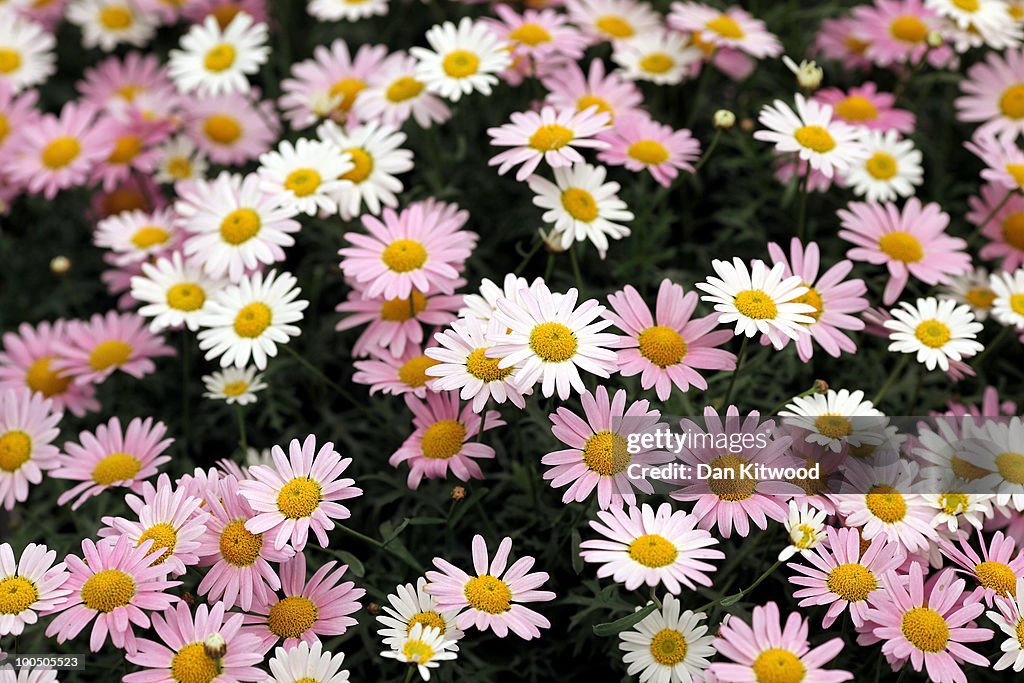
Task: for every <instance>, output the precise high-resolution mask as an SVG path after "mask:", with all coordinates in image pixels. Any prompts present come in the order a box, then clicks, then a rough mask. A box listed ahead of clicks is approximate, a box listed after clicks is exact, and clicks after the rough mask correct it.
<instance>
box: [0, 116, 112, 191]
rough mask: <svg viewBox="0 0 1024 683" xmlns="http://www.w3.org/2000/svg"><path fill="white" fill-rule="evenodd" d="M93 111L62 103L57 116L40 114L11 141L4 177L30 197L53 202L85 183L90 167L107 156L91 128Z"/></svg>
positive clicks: (95, 129) (99, 136) (96, 129)
mask: <svg viewBox="0 0 1024 683" xmlns="http://www.w3.org/2000/svg"><path fill="white" fill-rule="evenodd" d="M98 113H99V112H98V111H97V109H96V107H94V106H92V105H89V104H80V103H76V102H68V103H66V104H65V105H64V106H63V108H62V109H61V111H60V114H59V115H57V116H55V115H53V114H43V115H42V116H40V117H39V119H38V120H37V121H36V122H35V123H34V125H32V126H23V127H22V128H21V129H20V130H18V131H16V132H15V134H14V137H13V138H12V139H11V150H10V153H11V155H12V159H11V163H10V164H9V165H8V166H7V169H6V174H7V175H8V176H9V177H10V179H11V180H12V181H14V182H15V183H19V184H21V185H23V186H24V187H25V188H26V189H27V190H28V191H29V192H31V193H33V194H42V195H43V196H44V197H46V198H47V199H53V198H54V197H56V196H57V193H58V192H59V191H61V190H66V189H68V188H69V187H76V186H80V185H83V184H85V183H86V181H87V180H88V179H89V173H90V172H92V169H93V167H94V166H95V165H96V164H98V163H100V162H101V161H103V159H105V158H106V157H107V155H109V154H110V151H111V148H110V147H109V146H108V145H104V140H103V137H104V136H103V133H102V131H101V130H100V129H99V127H97V126H96V125H95V123H96V117H97V114H98Z"/></svg>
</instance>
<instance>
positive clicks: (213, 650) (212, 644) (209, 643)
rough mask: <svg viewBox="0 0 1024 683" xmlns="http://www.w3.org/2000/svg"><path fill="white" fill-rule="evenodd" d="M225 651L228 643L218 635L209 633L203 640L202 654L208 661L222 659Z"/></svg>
mask: <svg viewBox="0 0 1024 683" xmlns="http://www.w3.org/2000/svg"><path fill="white" fill-rule="evenodd" d="M227 651H228V643H227V641H226V640H224V636H222V635H221V634H219V633H211V634H210V635H208V636H206V639H205V640H203V652H205V653H206V656H207V657H209V658H210V659H223V657H224V655H225V654H227Z"/></svg>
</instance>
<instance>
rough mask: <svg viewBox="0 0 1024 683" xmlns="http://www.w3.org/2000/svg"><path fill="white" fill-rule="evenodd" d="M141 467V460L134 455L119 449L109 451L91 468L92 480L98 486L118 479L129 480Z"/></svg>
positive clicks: (112, 482) (108, 484) (106, 484)
mask: <svg viewBox="0 0 1024 683" xmlns="http://www.w3.org/2000/svg"><path fill="white" fill-rule="evenodd" d="M140 469H142V461H141V460H139V459H138V458H136V457H135V456H134V455H130V454H128V453H122V452H120V451H118V452H116V453H111V454H110V455H108V456H106V457H105V458H103V459H102V460H100V461H99V462H98V463H96V465H95V466H94V467H93V468H92V480H93V481H94V482H96V483H97V484H99V485H100V486H110V485H111V484H114V483H116V482H119V481H130V480H132V479H134V478H135V475H136V474H138V473H139V470H140Z"/></svg>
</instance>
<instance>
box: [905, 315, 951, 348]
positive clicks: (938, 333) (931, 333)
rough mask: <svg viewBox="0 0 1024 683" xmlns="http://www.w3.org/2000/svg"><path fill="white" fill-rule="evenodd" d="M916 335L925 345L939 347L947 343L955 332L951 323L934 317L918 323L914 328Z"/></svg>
mask: <svg viewBox="0 0 1024 683" xmlns="http://www.w3.org/2000/svg"><path fill="white" fill-rule="evenodd" d="M914 336H915V337H917V339H918V341H920V342H921V343H922V344H924V345H925V346H927V347H929V348H932V349H939V348H942V347H943V346H945V345H946V342H948V341H949V340H950V339H951V338H952V336H953V334H952V332H951V330H950V329H949V325H947V324H946V323H944V322H941V321H939V320H935V319H934V318H933V319H931V320H925V321H924V322H921V323H918V325H917V327H916V328H914Z"/></svg>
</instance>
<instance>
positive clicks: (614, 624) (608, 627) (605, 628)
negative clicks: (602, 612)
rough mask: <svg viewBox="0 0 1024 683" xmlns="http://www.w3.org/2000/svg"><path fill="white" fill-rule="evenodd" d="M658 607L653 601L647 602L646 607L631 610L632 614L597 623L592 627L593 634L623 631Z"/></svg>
mask: <svg viewBox="0 0 1024 683" xmlns="http://www.w3.org/2000/svg"><path fill="white" fill-rule="evenodd" d="M656 609H658V606H657V605H655V604H654V603H653V602H651V603H648V604H647V607H643V608H641V609H638V610H637V611H635V612H633V613H632V614H630V615H628V616H625V617H622V618H621V619H616V620H615V621H609V622H606V623H604V624H598V625H597V626H595V627H594V635H598V636H614V635H617V634H618V633H620V632H622V631H625V630H626V629H628V628H633V627H634V626H636V625H637V624H639V623H640V622H641V621H643V620H644V617H646V616H647V615H648V614H650V613H651V612H653V611H654V610H656Z"/></svg>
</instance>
